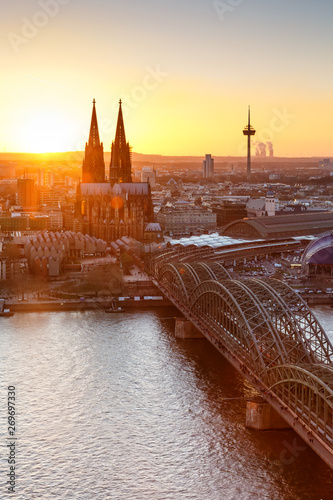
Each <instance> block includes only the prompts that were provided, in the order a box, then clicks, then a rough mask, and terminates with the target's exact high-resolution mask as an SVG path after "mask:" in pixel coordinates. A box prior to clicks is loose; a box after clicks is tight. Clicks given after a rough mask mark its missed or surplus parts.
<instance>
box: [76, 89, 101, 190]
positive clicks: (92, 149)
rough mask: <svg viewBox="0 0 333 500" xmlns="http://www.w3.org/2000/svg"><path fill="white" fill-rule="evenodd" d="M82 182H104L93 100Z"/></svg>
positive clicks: (94, 102)
mask: <svg viewBox="0 0 333 500" xmlns="http://www.w3.org/2000/svg"><path fill="white" fill-rule="evenodd" d="M82 182H85V183H86V182H93V183H96V182H105V163H104V151H103V143H102V142H100V139H99V132H98V123H97V114H96V101H95V99H94V100H93V110H92V116H91V124H90V133H89V141H88V142H87V143H86V148H85V155H84V160H83V164H82Z"/></svg>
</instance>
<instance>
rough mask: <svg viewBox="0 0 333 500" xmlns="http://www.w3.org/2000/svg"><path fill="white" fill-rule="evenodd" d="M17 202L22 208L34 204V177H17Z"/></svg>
mask: <svg viewBox="0 0 333 500" xmlns="http://www.w3.org/2000/svg"><path fill="white" fill-rule="evenodd" d="M17 194H18V196H17V202H18V204H19V205H20V206H21V207H23V208H31V207H35V206H36V193H35V181H34V179H27V178H24V179H17Z"/></svg>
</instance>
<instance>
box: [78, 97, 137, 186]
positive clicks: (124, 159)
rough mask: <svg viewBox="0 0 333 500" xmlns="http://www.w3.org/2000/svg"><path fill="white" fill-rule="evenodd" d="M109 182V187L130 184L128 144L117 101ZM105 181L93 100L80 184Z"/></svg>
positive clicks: (129, 151) (101, 146) (102, 152)
mask: <svg viewBox="0 0 333 500" xmlns="http://www.w3.org/2000/svg"><path fill="white" fill-rule="evenodd" d="M109 180H110V183H111V186H113V185H114V184H116V183H118V182H125V183H128V182H132V165H131V149H130V146H129V143H127V142H126V136H125V127H124V119H123V112H122V107H121V101H119V112H118V121H117V129H116V137H115V140H114V141H113V142H112V146H111V162H110V169H109ZM105 181H106V177H105V163H104V150H103V143H102V142H100V138H99V132H98V123H97V115H96V101H95V99H94V100H93V111H92V117H91V125H90V134H89V140H88V142H87V143H86V148H85V157H84V160H83V164H82V182H83V183H94V184H95V183H103V182H105Z"/></svg>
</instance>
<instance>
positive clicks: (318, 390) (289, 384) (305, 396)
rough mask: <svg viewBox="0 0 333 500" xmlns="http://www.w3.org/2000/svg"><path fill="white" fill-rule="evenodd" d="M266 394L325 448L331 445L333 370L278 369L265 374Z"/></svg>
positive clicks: (318, 367)
mask: <svg viewBox="0 0 333 500" xmlns="http://www.w3.org/2000/svg"><path fill="white" fill-rule="evenodd" d="M267 375H268V381H269V390H270V391H274V393H275V394H276V395H277V396H278V397H279V398H280V399H281V400H282V401H283V402H284V403H285V404H286V405H288V407H289V408H291V409H292V410H293V411H294V413H296V415H301V418H302V420H303V421H304V422H305V423H306V424H307V425H308V427H310V428H311V429H312V430H313V431H314V432H316V433H317V434H318V435H319V436H320V438H321V439H323V440H324V441H325V442H326V443H327V444H329V445H330V446H332V444H333V368H332V367H328V366H327V365H323V364H320V365H313V364H308V365H302V366H295V365H280V366H276V367H272V368H271V369H270V370H268V372H267Z"/></svg>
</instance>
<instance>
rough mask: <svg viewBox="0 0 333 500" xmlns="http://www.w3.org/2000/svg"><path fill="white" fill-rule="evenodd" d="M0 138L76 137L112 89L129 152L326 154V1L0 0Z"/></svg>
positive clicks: (107, 129)
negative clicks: (256, 147)
mask: <svg viewBox="0 0 333 500" xmlns="http://www.w3.org/2000/svg"><path fill="white" fill-rule="evenodd" d="M1 10H2V15H1V20H0V23H1V33H2V43H1V45H0V55H1V63H2V70H1V93H0V102H1V107H0V109H1V122H0V150H1V151H4V149H5V150H6V151H7V152H9V151H17V152H19V151H24V152H29V151H30V152H42V151H66V150H82V149H84V143H85V141H86V140H87V138H88V132H89V124H90V118H91V110H92V100H93V98H95V99H96V109H97V116H98V121H99V128H100V135H101V139H102V140H103V141H104V149H105V151H108V150H109V149H110V144H111V141H112V139H113V138H114V133H115V126H116V118H117V108H118V101H119V99H120V98H121V99H122V100H123V103H124V104H123V106H124V118H125V127H126V134H127V139H128V141H129V142H130V144H131V145H132V146H133V149H134V151H136V152H140V153H154V154H166V155H204V154H205V153H211V154H213V155H215V156H217V155H231V156H234V155H235V156H238V155H245V141H244V138H243V135H242V129H243V127H244V126H245V124H246V121H247V106H248V104H251V109H252V120H251V121H252V125H253V126H254V127H255V128H256V130H257V135H256V138H255V140H257V141H263V142H266V141H267V140H271V141H272V142H273V145H274V150H275V155H276V156H333V141H332V137H333V134H332V132H333V124H332V116H333V93H332V86H333V64H332V49H333V29H332V19H333V2H332V0H220V1H215V2H214V0H212V1H211V0H191V1H190V0H169V1H167V2H166V1H165V0H163V1H162V0H122V1H121V0H39V1H34V0H13V1H11V2H6V3H5V4H3V5H2V7H1Z"/></svg>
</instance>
